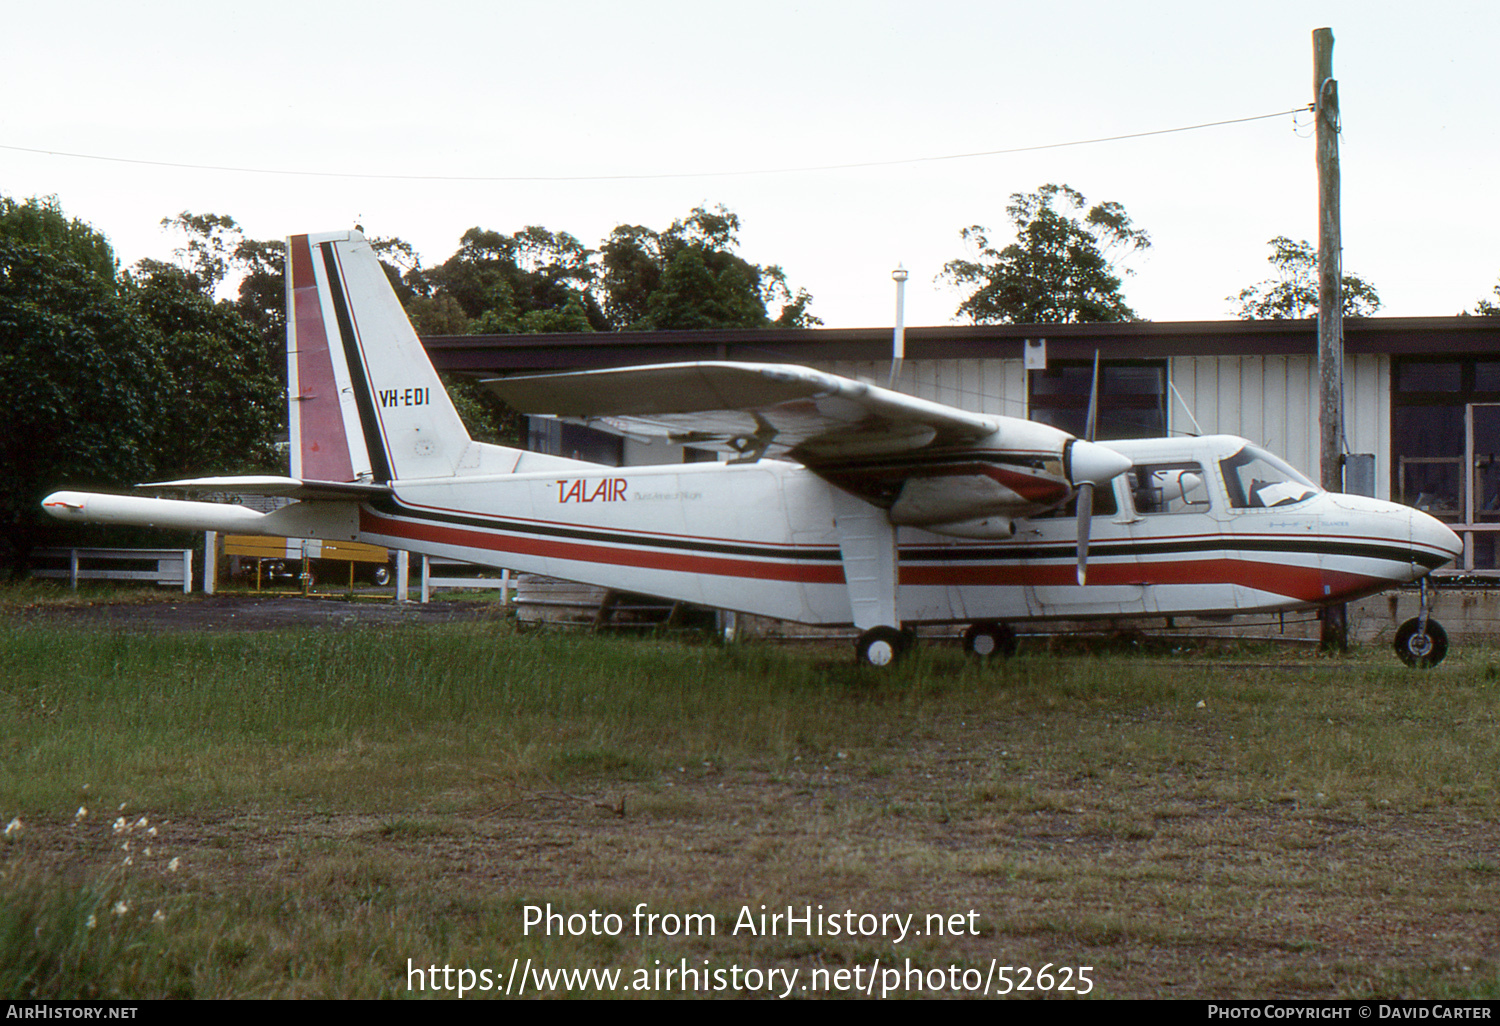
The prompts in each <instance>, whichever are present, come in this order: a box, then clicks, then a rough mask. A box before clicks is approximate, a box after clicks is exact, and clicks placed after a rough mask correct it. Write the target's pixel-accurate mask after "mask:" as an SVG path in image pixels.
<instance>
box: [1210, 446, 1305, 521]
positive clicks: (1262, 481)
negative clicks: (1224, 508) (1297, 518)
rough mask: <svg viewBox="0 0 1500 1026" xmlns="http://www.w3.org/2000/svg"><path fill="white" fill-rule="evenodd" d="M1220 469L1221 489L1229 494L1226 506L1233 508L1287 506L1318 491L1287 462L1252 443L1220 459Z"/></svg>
mask: <svg viewBox="0 0 1500 1026" xmlns="http://www.w3.org/2000/svg"><path fill="white" fill-rule="evenodd" d="M1219 470H1221V471H1222V472H1223V474H1224V490H1225V491H1226V492H1228V493H1229V505H1230V506H1231V507H1232V508H1234V509H1266V508H1269V507H1272V506H1290V505H1292V504H1293V503H1297V502H1301V501H1302V500H1303V499H1307V498H1311V497H1312V496H1314V495H1316V494H1317V492H1318V486H1317V485H1315V484H1313V483H1312V482H1311V481H1309V480H1308V479H1307V478H1305V477H1303V476H1302V475H1301V474H1299V473H1297V471H1296V470H1294V469H1293V468H1292V467H1291V466H1290V465H1289V464H1287V463H1285V462H1283V461H1282V460H1280V459H1279V458H1277V457H1275V456H1272V455H1271V454H1270V453H1268V452H1265V451H1264V450H1261V449H1257V448H1256V447H1255V446H1253V445H1247V446H1245V448H1243V449H1241V450H1240V451H1239V452H1237V453H1235V454H1234V455H1233V456H1231V457H1229V458H1228V459H1225V460H1220V461H1219Z"/></svg>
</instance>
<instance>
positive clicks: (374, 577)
mask: <svg viewBox="0 0 1500 1026" xmlns="http://www.w3.org/2000/svg"><path fill="white" fill-rule="evenodd" d="M395 576H396V575H395V574H393V573H392V572H391V568H390V567H389V566H386V565H385V564H384V563H381V564H380V565H378V566H376V567H375V569H373V570H371V571H370V583H371V584H373V585H375V587H377V588H384V587H385V586H386V585H387V584H390V583H391V581H392V580H394V579H395Z"/></svg>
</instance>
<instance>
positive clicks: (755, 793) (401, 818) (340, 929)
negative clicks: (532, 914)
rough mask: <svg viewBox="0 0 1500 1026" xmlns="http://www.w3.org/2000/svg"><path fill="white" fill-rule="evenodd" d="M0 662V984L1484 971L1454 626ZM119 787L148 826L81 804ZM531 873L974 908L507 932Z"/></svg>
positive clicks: (655, 899) (807, 899)
mask: <svg viewBox="0 0 1500 1026" xmlns="http://www.w3.org/2000/svg"><path fill="white" fill-rule="evenodd" d="M10 603H11V607H12V608H17V607H19V606H24V605H26V604H28V603H27V602H17V601H16V599H15V596H14V593H12V596H11V599H10ZM0 659H3V662H4V666H5V669H6V673H5V680H4V682H3V683H0V817H3V821H4V822H9V821H10V820H11V818H12V817H19V818H20V820H21V821H22V825H21V827H20V828H18V829H17V830H16V831H14V832H13V835H12V836H11V837H10V839H9V840H8V841H7V842H5V843H4V844H3V845H0V874H3V878H0V988H4V989H3V992H4V993H6V994H7V995H8V996H32V995H35V996H55V997H132V998H149V997H172V996H193V997H225V996H265V997H290V996H321V997H378V996H401V995H405V994H408V993H409V989H408V986H407V977H406V976H405V967H406V965H407V959H411V960H413V963H414V964H416V965H418V966H422V967H425V966H427V965H429V964H437V965H439V966H442V965H444V964H450V965H454V966H458V965H464V966H471V967H473V968H475V969H478V968H480V967H490V968H492V969H499V968H502V967H509V966H510V965H511V964H512V960H513V959H519V960H522V961H524V960H525V959H527V958H532V959H534V960H537V961H538V964H540V963H546V964H548V965H551V966H553V967H560V966H574V967H587V966H608V967H615V968H619V969H622V970H627V971H635V970H637V969H650V968H652V967H654V966H656V965H658V964H667V963H670V964H673V965H676V964H678V961H679V960H680V959H684V958H686V959H688V960H689V961H690V962H691V961H693V960H698V961H699V962H702V961H703V960H708V961H710V962H712V963H713V964H714V965H727V964H730V963H732V962H737V963H740V964H743V965H762V966H764V965H778V966H782V967H788V968H795V967H801V968H803V969H807V968H809V967H812V966H832V967H839V966H854V965H856V964H868V963H871V962H873V960H874V959H876V958H881V959H882V960H890V959H900V958H905V957H912V958H914V959H917V960H919V961H920V962H921V963H922V964H923V965H932V966H945V965H950V964H952V965H962V966H981V965H982V966H987V965H988V963H989V959H990V958H992V957H999V958H1003V959H1005V960H1007V963H1008V964H1009V963H1014V964H1018V965H1020V964H1032V965H1036V966H1040V965H1041V964H1043V963H1045V962H1052V963H1056V964H1064V963H1067V964H1072V963H1074V962H1079V961H1081V962H1083V963H1085V964H1094V965H1096V966H1099V967H1100V969H1099V972H1098V973H1097V974H1096V979H1099V980H1100V981H1101V982H1100V987H1099V990H1097V991H1096V995H1097V996H1113V997H1120V996H1126V997H1129V996H1172V995H1179V996H1190V997H1209V996H1231V995H1241V996H1249V997H1264V996H1272V995H1281V996H1304V997H1307V996H1324V997H1326V996H1368V995H1386V996H1391V995H1398V994H1399V995H1408V996H1424V995H1431V996H1444V997H1450V998H1451V997H1454V996H1462V995H1464V994H1475V995H1488V994H1492V993H1493V992H1494V991H1495V987H1496V984H1495V981H1496V979H1497V978H1500V969H1497V965H1496V962H1495V960H1494V956H1493V955H1492V954H1491V953H1490V949H1489V946H1488V943H1489V942H1488V941H1487V940H1486V939H1485V938H1487V937H1489V936H1492V934H1493V930H1494V928H1495V926H1496V925H1497V924H1496V922H1495V914H1494V913H1493V911H1492V909H1493V908H1495V907H1497V900H1496V899H1497V898H1500V873H1497V872H1496V869H1495V862H1496V860H1495V856H1494V851H1495V850H1496V849H1495V845H1496V844H1497V843H1500V836H1497V835H1496V833H1495V831H1494V830H1493V829H1492V828H1491V827H1490V826H1489V824H1491V823H1493V822H1496V821H1500V815H1497V813H1500V801H1497V790H1500V788H1497V774H1500V731H1497V730H1496V729H1495V707H1496V704H1497V699H1500V693H1497V690H1496V689H1497V687H1500V683H1497V682H1496V680H1495V674H1493V673H1488V672H1486V668H1487V667H1492V666H1493V665H1495V664H1496V663H1497V662H1500V658H1497V654H1496V653H1495V652H1494V651H1492V650H1487V649H1477V650H1460V651H1456V652H1455V653H1453V654H1452V655H1451V656H1450V658H1449V661H1448V662H1447V663H1445V664H1444V665H1443V666H1442V667H1440V668H1439V669H1437V670H1435V671H1431V672H1426V673H1414V672H1412V671H1409V670H1406V669H1404V668H1403V667H1401V666H1400V665H1399V664H1398V663H1396V662H1395V661H1394V660H1393V659H1389V658H1388V657H1387V656H1386V654H1385V653H1384V652H1379V653H1370V654H1367V655H1356V656H1355V657H1353V658H1349V659H1315V658H1309V657H1305V656H1301V655H1288V654H1286V653H1284V652H1278V651H1275V650H1265V651H1255V652H1248V653H1247V652H1244V651H1242V652H1240V653H1238V654H1237V655H1233V654H1232V655H1231V656H1228V657H1222V656H1217V657H1209V656H1203V655H1178V656H1170V657H1161V656H1158V657H1152V656H1147V655H1111V656H1096V655H1089V654H1067V655H1053V654H1049V653H1047V652H1045V651H1043V650H1041V649H1040V648H1037V649H1035V650H1033V651H1030V652H1029V653H1023V654H1022V655H1021V656H1020V657H1018V658H1015V659H1012V660H1010V661H1006V662H998V663H994V664H991V665H989V666H979V665H976V664H973V663H969V662H966V661H965V660H964V659H963V658H962V656H961V655H960V654H959V653H958V652H957V651H956V650H955V649H951V648H943V647H934V646H928V647H926V648H924V649H923V650H922V651H921V652H920V653H919V654H918V656H917V657H916V658H915V659H913V660H912V661H911V662H910V663H908V664H906V665H903V666H902V667H900V668H898V669H897V670H896V671H895V672H893V673H889V674H882V673H880V672H879V671H869V670H862V669H859V668H857V667H855V666H853V665H852V660H851V659H850V657H849V654H848V652H847V651H845V650H844V649H843V648H842V647H837V648H816V647H809V648H778V647H775V646H770V645H759V644H745V645H740V646H732V647H727V648H726V647H721V646H718V645H714V644H709V643H705V642H695V641H692V640H666V639H657V638H619V637H602V636H595V635H591V634H587V633H583V632H576V631H546V630H543V631H535V632H529V633H517V632H515V631H514V629H513V628H511V627H510V626H509V625H506V624H504V623H486V624H468V625H448V626H441V627H427V628H414V627H402V628H385V629H381V628H360V627H347V628H343V629H339V630H299V631H274V632H253V633H251V632H247V633H228V632H225V633H213V634H199V635H192V634H174V633H158V634H147V633H132V632H120V631H116V632H109V631H87V630H71V629H62V628H58V627H56V626H40V625H37V624H36V623H28V622H26V621H24V620H23V619H20V618H15V617H11V618H6V617H3V616H0ZM122 805H123V807H124V808H123V810H122V809H121V806H122ZM80 806H82V807H84V808H86V809H87V810H88V812H87V814H86V815H85V816H84V817H82V819H80V820H79V821H77V822H75V821H74V815H75V810H77V809H78V808H79V807H80ZM142 815H144V816H146V817H148V822H149V823H150V824H151V826H152V827H156V828H159V831H160V832H159V833H158V834H156V835H153V836H152V837H151V838H150V839H149V840H148V839H147V837H146V834H145V831H146V829H148V828H147V827H141V828H139V829H138V830H137V829H136V828H134V827H133V826H132V830H133V831H134V832H133V833H126V834H120V833H116V832H115V830H114V825H113V824H114V822H115V820H117V819H120V818H124V819H125V820H126V821H127V823H128V824H134V823H136V822H137V820H136V819H135V818H134V817H138V816H142ZM127 843H129V844H130V845H131V847H130V848H129V849H127V848H126V847H125V845H126V844H127ZM148 847H149V848H150V852H149V854H148V853H147V848H148ZM127 858H128V859H129V860H130V861H129V862H128V863H127V862H126V859H127ZM174 858H176V859H178V860H179V865H178V867H177V868H176V869H173V868H171V865H172V863H171V860H172V859H174ZM547 902H552V903H553V904H554V905H555V906H556V907H558V908H560V909H565V910H567V911H568V912H587V911H590V910H598V911H606V912H607V911H614V912H616V913H618V914H620V915H622V916H626V917H628V915H629V914H630V912H631V910H633V909H634V908H635V907H636V905H637V904H638V903H640V902H647V903H648V904H649V905H650V907H652V908H655V909H660V910H669V911H677V912H690V911H711V912H713V913H714V914H715V915H717V916H718V917H719V918H720V920H721V921H722V922H725V923H728V922H732V921H733V920H734V918H735V916H736V914H737V913H738V911H739V909H740V908H741V907H742V906H744V905H750V906H758V905H759V904H762V903H764V904H766V905H767V906H768V907H771V908H776V907H784V906H785V905H787V904H789V903H790V904H797V905H799V906H800V905H801V904H803V903H811V904H814V905H816V904H820V903H821V904H826V905H828V906H829V907H830V908H845V907H849V908H855V909H868V910H872V911H885V910H909V911H913V912H917V913H925V912H944V913H952V912H962V911H964V910H966V909H970V908H974V909H978V910H979V911H981V912H982V921H983V932H982V934H981V935H980V936H977V937H965V938H943V939H936V938H926V939H924V940H922V941H921V943H920V944H918V943H914V942H912V943H908V944H906V945H905V946H896V945H892V944H891V943H889V942H885V941H879V940H869V939H858V938H847V939H843V938H839V939H831V938H828V937H814V938H805V937H804V938H774V939H772V938H757V939H756V940H754V941H750V940H747V939H745V938H743V937H740V938H731V937H726V936H722V935H721V936H718V937H712V938H703V937H699V938H685V937H675V938H668V937H650V938H642V937H637V936H633V935H628V934H627V935H626V936H622V937H608V936H592V935H586V936H579V937H574V936H567V937H550V938H549V937H538V936H536V935H535V934H534V933H533V934H527V933H525V932H524V931H522V930H521V929H520V928H519V922H520V916H521V909H522V908H523V907H524V906H526V905H535V904H544V903H547ZM121 904H123V905H124V907H125V909H126V911H124V912H121V913H119V914H116V912H115V909H116V908H117V907H119V906H120V905H121ZM158 912H159V913H160V915H159V916H158V915H156V913H158ZM91 918H92V923H93V925H89V923H90V919H91ZM658 960H660V962H658ZM423 993H429V992H427V991H423Z"/></svg>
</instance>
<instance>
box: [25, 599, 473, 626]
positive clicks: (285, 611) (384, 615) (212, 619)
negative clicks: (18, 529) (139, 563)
mask: <svg viewBox="0 0 1500 1026" xmlns="http://www.w3.org/2000/svg"><path fill="white" fill-rule="evenodd" d="M14 615H15V616H16V617H17V618H19V619H20V620H22V621H23V622H28V623H56V624H59V625H67V626H72V627H83V628H98V629H100V630H144V631H267V630H278V629H281V628H286V627H321V628H339V627H352V626H360V625H365V626H373V625H379V626H420V625H425V624H437V623H457V622H460V621H464V620H484V619H488V618H491V617H493V616H495V615H496V609H495V606H494V605H493V604H492V603H488V602H428V603H425V604H424V603H420V602H405V603H400V604H398V603H396V602H364V601H361V602H349V601H346V600H344V599H343V598H303V597H301V596H283V595H259V596H256V595H204V596H184V597H183V598H182V600H181V601H169V600H162V599H160V598H157V599H155V600H154V601H149V602H129V603H117V602H107V603H103V602H102V603H88V604H75V605H36V606H30V607H27V608H25V609H21V610H19V611H17V613H15V614H14Z"/></svg>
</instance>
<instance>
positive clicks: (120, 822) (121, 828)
mask: <svg viewBox="0 0 1500 1026" xmlns="http://www.w3.org/2000/svg"><path fill="white" fill-rule="evenodd" d="M129 829H130V826H129V824H127V823H126V822H125V817H124V816H121V817H120V818H119V819H117V820H115V825H114V831H115V833H117V834H123V833H124V832H125V831H127V830H129Z"/></svg>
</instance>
